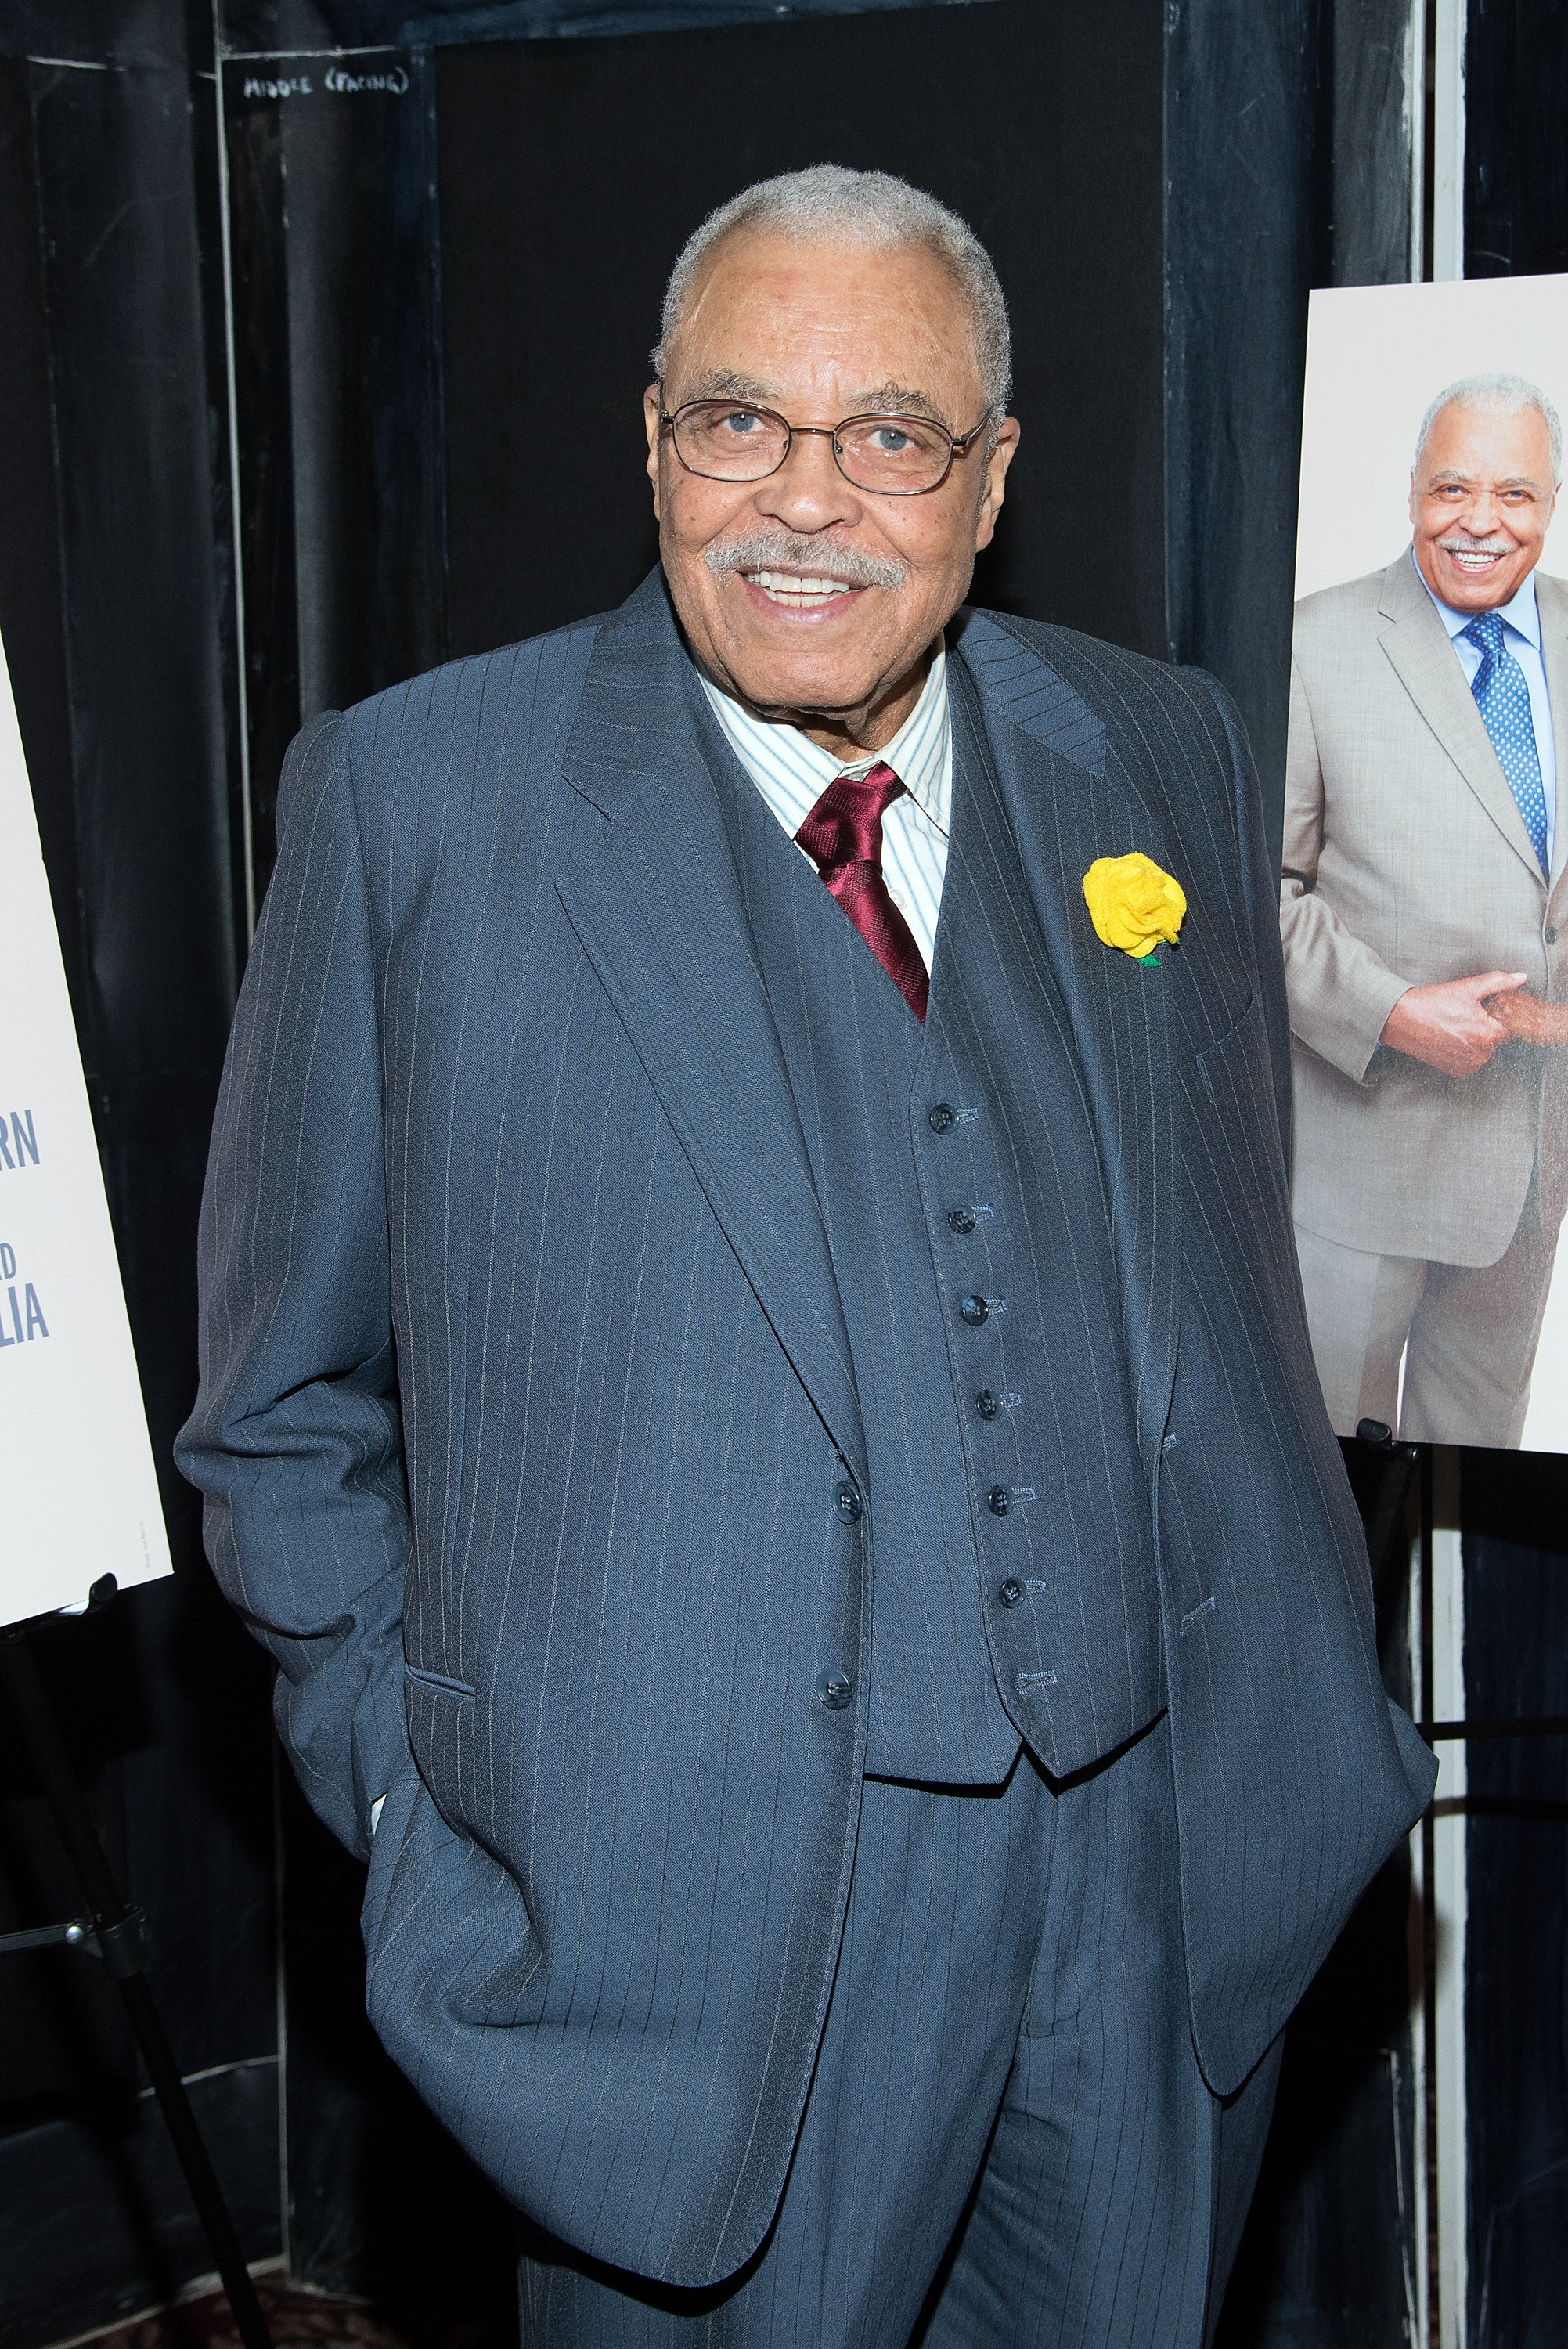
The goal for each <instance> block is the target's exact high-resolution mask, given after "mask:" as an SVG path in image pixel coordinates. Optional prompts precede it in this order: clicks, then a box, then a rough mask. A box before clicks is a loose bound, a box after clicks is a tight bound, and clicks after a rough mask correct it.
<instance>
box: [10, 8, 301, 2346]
mask: <svg viewBox="0 0 1568 2349" xmlns="http://www.w3.org/2000/svg"><path fill="white" fill-rule="evenodd" d="M147 29H148V27H147V26H145V25H144V26H143V30H147ZM175 47H176V53H177V50H178V44H176V45H175ZM215 155H216V140H215V137H214V136H213V126H212V109H211V97H210V94H209V95H208V97H207V99H206V102H205V103H204V104H198V103H196V102H195V100H194V98H193V95H192V90H191V84H190V82H189V80H188V78H187V76H186V74H185V73H184V71H183V69H182V68H181V69H176V68H174V67H170V68H165V67H161V66H159V65H156V64H150V63H145V62H137V63H135V64H132V65H126V66H125V67H123V69H120V70H114V71H107V70H102V69H93V68H91V67H62V66H59V65H27V64H26V63H24V62H22V61H19V60H9V59H8V60H6V61H5V62H4V63H3V64H0V172H3V174H4V177H3V180H0V353H3V354H4V366H3V367H0V383H3V385H4V390H3V394H0V399H3V406H0V515H3V516H4V523H5V527H4V529H3V530H0V627H3V628H4V631H5V644H6V650H7V654H8V657H9V658H10V660H11V661H12V663H13V664H14V666H15V672H16V683H17V704H18V712H19V716H20V720H21V725H22V731H23V740H24V743H25V746H26V751H27V756H28V762H29V772H30V776H31V780H32V783H33V789H34V795H35V801H36V806H37V810H38V816H39V827H40V833H41V836H42V840H43V844H44V851H45V856H46V863H47V868H48V874H49V880H50V885H51V888H52V891H53V895H54V903H55V906H56V910H57V916H58V918H59V921H60V926H61V930H62V935H63V938H64V942H65V947H66V956H67V968H68V969H69V971H70V975H71V978H72V983H73V995H74V999H75V1003H76V1009H77V1019H78V1022H79V1025H80V1030H81V1035H82V1042H83V1050H84V1057H85V1060H86V1062H87V1067H88V1078H89V1088H90V1092H91V1097H92V1101H93V1106H94V1110H95V1112H96V1114H97V1116H98V1128H99V1136H100V1141H101V1143H102V1146H103V1152H104V1161H105V1168H106V1174H107V1175H108V1189H109V1198H110V1206H111V1209H112V1212H113V1216H114V1223H115V1233H116V1237H117V1241H118V1243H119V1252H120V1263H121V1268H122V1270H123V1273H124V1276H125V1283H126V1291H127V1298H128V1302H129V1309H130V1318H131V1326H132V1331H133V1335H134V1337H135V1340H136V1347H137V1359H138V1362H139V1368H140V1371H141V1378H142V1385H143V1392H144V1394H145V1397H146V1400H147V1405H148V1416H149V1422H150V1429H151V1433H152V1437H153V1443H154V1448H155V1452H156V1454H157V1456H158V1459H159V1463H160V1471H161V1474H162V1482H163V1497H164V1506H165V1510H166V1513H167V1515H168V1517H169V1523H170V1537H171V1542H172V1547H173V1551H174V1557H175V1562H176V1569H177V1570H176V1574H175V1576H174V1578H173V1579H172V1580H171V1581H167V1582H163V1583H160V1584H157V1585H154V1586H151V1587H150V1588H146V1589H142V1590H139V1591H137V1592H135V1593H133V1594H131V1595H130V1596H129V1597H127V1598H126V1599H123V1600H121V1601H120V1602H119V1604H117V1605H116V1606H115V1607H114V1608H112V1609H110V1610H109V1611H108V1614H106V1615H104V1616H101V1617H94V1618H92V1619H88V1620H86V1621H82V1622H69V1623H62V1624H59V1625H57V1626H53V1627H50V1628H49V1629H48V1630H46V1631H44V1632H42V1633H40V1634H39V1635H37V1638H36V1647H37V1652H38V1660H39V1663H40V1667H41V1668H42V1670H43V1671H44V1672H45V1674H46V1678H47V1680H48V1682H49V1684H50V1686H51V1689H52V1690H53V1692H54V1694H55V1697H56V1701H57V1704H58V1707H59V1710H60V1713H61V1715H62V1718H63V1721H64V1723H65V1727H66V1731H67V1741H68V1743H69V1745H70V1748H71V1751H72V1754H73V1756H74V1759H75V1761H76V1764H77V1768H78V1770H79V1771H80V1773H81V1775H82V1777H83V1779H84V1782H85V1784H86V1785H87V1788H88V1796H89V1799H90V1800H91V1802H92V1804H93V1807H94V1810H95V1814H96V1816H98V1821H99V1825H100V1827H101V1830H102V1832H103V1834H104V1837H105V1840H106V1842H107V1844H108V1849H109V1851H110V1854H111V1857H113V1859H114V1862H115V1864H116V1866H117V1867H118V1868H119V1870H120V1871H121V1873H122V1876H123V1878H124V1879H125V1880H126V1881H127V1882H128V1884H129V1889H130V1891H131V1894H132V1897H133V1898H134V1899H137V1900H139V1901H140V1902H142V1903H144V1904H145V1906H146V1908H147V1909H148V1912H149V1915H150V1919H151V1920H152V1924H153V1929H154V1933H155V1936H156V1941H157V1946H158V1956H157V1959H156V1961H155V1963H154V1965H153V1967H152V1969H151V1970H150V1980H151V1983H152V1987H153V1991H154V1994H155V1996H156V1997H157V1999H158V2001H159V2003H160V2008H161V2010H162V2012H163V2013H164V2015H165V2017H166V2018H167V2021H168V2023H169V2026H170V2037H171V2039H172V2042H173V2044H174V2049H175V2054H176V2056H177V2058H178V2060H179V2062H180V2064H181V2068H182V2070H184V2071H185V2072H186V2073H187V2074H188V2075H201V2077H200V2078H199V2080H198V2083H197V2086H196V2089H195V2096H196V2101H197V2106H198V2110H199V2113H200V2116H201V2121H202V2124H203V2126H204V2127H205V2129H206V2131H207V2134H208V2141H209V2143H210V2145H211V2149H212V2152H213V2156H214V2159H215V2161H216V2163H217V2166H218V2168H219V2171H220V2174H221V2176H222V2178H223V2180H224V2182H225V2184H226V2186H227V2187H228V2188H229V2189H230V2192H231V2194H232V2199H233V2206H234V2209H235V2213H236V2217H237V2220H238V2223H239V2225H240V2228H241V2231H242V2240H243V2241H244V2243H245V2246H246V2249H247V2251H249V2252H251V2253H252V2254H253V2255H254V2256H261V2255H263V2254H264V2253H267V2252H270V2251H275V2250H276V2249H277V2247H278V2241H279V2227H278V2207H277V2195H276V2175H277V2121H276V2115H277V2064H276V2030H275V2016H276V1998H275V1990H274V1980H273V1930H272V1915H271V1907H272V1854H271V1809H272V1790H271V1778H270V1756H269V1753H268V1742H267V1722H266V1675H265V1672H264V1671H263V1660H262V1659H261V1658H260V1657H259V1655H258V1654H257V1653H256V1651H254V1650H253V1648H252V1646H251V1644H250V1643H249V1642H248V1641H247V1640H245V1638H244V1636H243V1634H242V1632H241V1631H240V1630H239V1627H238V1626H237V1625H236V1624H235V1622H234V1621H233V1619H232V1617H231V1616H230V1615H229V1613H228V1610H227V1609H225V1608H224V1607H223V1606H222V1602H221V1601H220V1600H219V1599H218V1596H217V1593H216V1591H215V1589H214V1588H213V1587H212V1585H211V1580H210V1578H209V1577H208V1575H207V1572H206V1568H205V1567H204V1566H203V1564H202V1562H201V1547H200V1539H199V1528H198V1511H197V1508H196V1506H195V1496H194V1495H193V1494H191V1492H190V1491H189V1489H188V1488H187V1487H185V1486H184V1485H181V1482H180V1480H179V1478H178V1477H177V1476H176V1475H175V1474H174V1470H173V1466H172V1463H171V1462H170V1459H169V1444H170V1439H171V1437H172V1435H173V1432H174V1429H175V1427H176V1425H177V1424H178V1423H179V1422H180V1420H181V1419H182V1418H183V1416H184V1414H185V1413H186V1411H187V1410H188V1409H189V1406H190V1400H191V1393H192V1392H193V1389H194V1384H195V1330H194V1312H193V1307H194V1273H193V1255H194V1237H195V1218H196V1202H197V1194H198V1190H199V1186H200V1183H201V1167H202V1161H203V1158H204V1155H205V1149H206V1137H207V1128H208V1123H209V1121H210V1117H211V1102H212V1097H213V1094H214V1092H215V1089H216V1084H217V1077H218V1068H219V1063H220V1060H221V1057H222V1048H223V1040H224V1033H225V1030H226V1028H227V1024H228V1018H229V1012H230V1009H231V1006H232V993H233V985H234V977H235V964H236V955H235V950H234V949H235V926H234V915H235V907H236V892H235V887H234V882H235V869H234V866H233V864H232V859H231V854H230V837H231V819H232V812H233V810H234V808H235V806H236V804H237V792H236V788H235V787H236V785H237V781H238V775H237V762H236V761H235V760H234V758H233V756H232V753H233V749H234V729H233V721H232V698H231V695H230V693H229V691H228V689H227V678H228V676H232V668H230V667H229V664H230V663H231V662H232V648H233V647H232V632H231V620H232V608H231V605H230V600H229V594H228V589H229V580H228V576H227V571H226V560H227V543H228V541H227V523H228V504H227V497H226V475H227V465H226V450H225V449H224V447H223V444H222V423H221V419H222V417H223V415H224V412H225V406H226V402H225V398H224V393H223V387H222V333H221V322H222V301H221V298H220V295H221V289H220V285H219V281H218V275H217V272H216V269H215V267H214V257H215V251H216V244H217V238H216V234H215V230H216V221H217V213H216V205H215V202H214V198H215V193H216V189H215V171H214V168H213V167H214V163H215ZM226 673H227V674H226ZM92 1440H93V1437H92V1430H91V1429H90V1428H87V1427H84V1428H83V1429H82V1430H81V1431H80V1456H81V1474H82V1475H91V1474H92V1473H93V1454H92ZM78 1907H79V1896H78V1895H77V1890H76V1888H75V1887H74V1886H73V1884H72V1882H71V1880H70V1878H69V1876H68V1874H67V1870H66V1868H65V1867H64V1865H63V1862H62V1859H61V1856H60V1853H59V1849H58V1845H57V1838H56V1837H55V1835H54V1833H53V1831H52V1828H51V1826H50V1824H49V1821H48V1819H47V1816H46V1813H45V1809H44V1805H43V1802H42V1798H41V1796H40V1795H39V1794H38V1792H37V1790H36V1786H35V1785H33V1783H32V1780H31V1777H30V1775H29V1772H28V1769H27V1766H26V1761H25V1759H24V1757H23V1756H22V1755H21V1754H19V1753H18V1752H17V1751H16V1750H15V1746H14V1744H13V1743H12V1741H11V1739H10V1737H9V1735H8V1733H7V1724H6V1723H5V1722H4V1721H0V1930H7V1929H9V1928H11V1927H12V1926H31V1925H37V1924H43V1923H47V1922H50V1921H55V1920H59V1919H62V1918H64V1917H67V1916H70V1915H72V1914H73V1913H75V1911H76V1910H77V1908H78ZM210 2265H211V2252H210V2251H208V2250H207V2248H206V2246H205V2244H204V2243H203V2241H202V2240H201V2236H200V2232H199V2230H198V2229H197V2228H196V2225H195V2222H194V2218H193V2214H192V2212H191V2205H190V2199H189V2195H188V2193H187V2191H186V2189H185V2187H184V2183H183V2180H182V2179H181V2177H180V2175H179V2172H178V2170H177V2168H175V2166H174V2163H173V2159H172V2156H171V2154H170V2148H169V2145H168V2140H167V2135H166V2132H165V2131H164V2130H163V2128H162V2126H161V2123H160V2121H159V2120H158V2119H157V2117H156V2115H155V2113H154V2110H153V2107H152V2106H151V2102H150V2096H149V2095H148V2092H147V2089H146V2084H145V2081H144V2080H143V2079H142V2078H141V2076H140V2075H139V2066H138V2064H137V2060H136V2056H135V2053H134V2050H133V2048H132V2046H131V2045H130V2044H129V2034H128V2033H127V2032H126V2029H125V2025H124V2021H123V2015H122V2013H121V2011H120V2007H119V2000H118V1998H117V1996H116V1994H115V1992H114V1990H113V1987H112V1985H111V1984H110V1983H109V1982H108V1981H107V1980H106V1979H105V1977H104V1974H103V1971H102V1969H101V1967H99V1966H98V1965H97V1964H96V1963H95V1962H94V1961H92V1960H90V1959H87V1958H84V1957H83V1956H81V1955H79V1954H77V1952H74V1951H66V1950H62V1949H56V1950H49V1951H39V1952H36V1953H35V1954H31V1955H28V1956H25V1957H15V1956H7V1957H5V1959H3V1960H0V2344H4V2349H31V2344H36V2343H37V2342H41V2341H46V2340H53V2339H58V2338H60V2337H61V2336H63V2335H68V2334H72V2333H77V2332H80V2331H82V2330H84V2329H85V2328H86V2327H88V2326H89V2325H93V2324H98V2323H105V2322H107V2321H108V2320H109V2319H111V2318H113V2317H115V2316H117V2315H123V2314H124V2313H127V2312H129V2311H130V2310H133V2309H136V2308H139V2307H145V2306H146V2305H147V2304H148V2302H150V2301H152V2300H154V2299H156V2298H158V2297H160V2296H161V2295H164V2294H167V2293H170V2292H172V2291H173V2290H175V2289H176V2288H177V2287H178V2286H180V2285H181V2284H182V2283H184V2282H186V2281H188V2280H189V2279H190V2278H191V2276H192V2275H195V2274H199V2273H201V2271H203V2270H205V2269H207V2268H209V2267H210Z"/></svg>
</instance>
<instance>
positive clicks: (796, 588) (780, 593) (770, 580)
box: [746, 571, 848, 604]
mask: <svg viewBox="0 0 1568 2349" xmlns="http://www.w3.org/2000/svg"><path fill="white" fill-rule="evenodd" d="M746 576H747V578H748V579H749V580H750V582H751V584H752V585H753V586H754V587H760V588H761V590H762V592H763V594H764V595H770V596H771V597H772V598H773V600H774V602H775V603H778V604H822V603H826V601H827V600H828V598H829V596H830V595H842V594H843V593H844V591H845V587H846V585H847V584H848V583H847V582H846V581H844V580H842V579H802V578H801V577H799V574H797V573H795V572H793V571H748V572H747V574H746Z"/></svg>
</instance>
